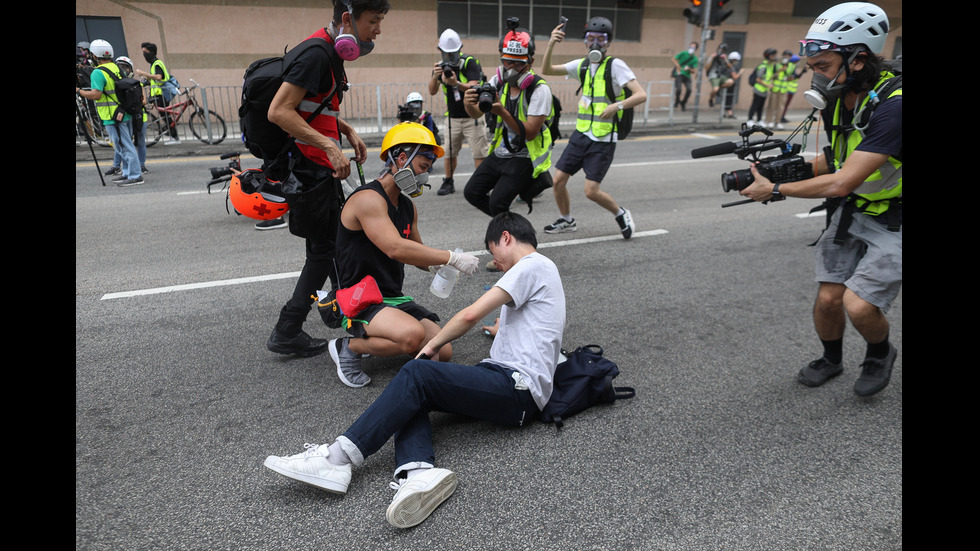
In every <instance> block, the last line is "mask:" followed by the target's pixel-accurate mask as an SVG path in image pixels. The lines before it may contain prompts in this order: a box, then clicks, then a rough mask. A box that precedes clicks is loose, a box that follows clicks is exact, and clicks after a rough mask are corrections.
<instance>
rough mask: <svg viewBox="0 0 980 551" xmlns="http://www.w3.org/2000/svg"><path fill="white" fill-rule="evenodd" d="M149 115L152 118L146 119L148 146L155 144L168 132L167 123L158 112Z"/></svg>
mask: <svg viewBox="0 0 980 551" xmlns="http://www.w3.org/2000/svg"><path fill="white" fill-rule="evenodd" d="M149 115H150V119H149V120H148V121H146V147H150V146H152V145H154V144H155V143H157V142H158V141H160V138H162V137H163V135H164V134H166V133H167V123H165V122H163V119H161V118H160V116H159V115H157V114H156V113H150V114H149Z"/></svg>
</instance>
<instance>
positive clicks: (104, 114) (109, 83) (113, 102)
mask: <svg viewBox="0 0 980 551" xmlns="http://www.w3.org/2000/svg"><path fill="white" fill-rule="evenodd" d="M103 67H104V68H106V69H108V70H109V71H112V74H114V75H116V78H122V76H121V74H120V72H119V66H118V65H116V64H115V63H113V62H111V61H110V62H108V63H103V64H102V65H99V68H98V69H96V70H101V69H102V68H103ZM102 76H103V77H104V78H105V86H104V87H103V88H102V97H100V98H99V99H98V100H96V102H95V107H96V110H97V111H98V113H99V118H100V119H102V120H103V121H111V120H112V115H113V113H115V111H116V107H117V106H118V105H119V98H117V97H116V82H115V81H114V80H113V79H112V78H111V77H110V76H109V75H107V74H105V73H104V72H103V73H102Z"/></svg>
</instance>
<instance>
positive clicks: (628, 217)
mask: <svg viewBox="0 0 980 551" xmlns="http://www.w3.org/2000/svg"><path fill="white" fill-rule="evenodd" d="M616 223H617V224H619V231H621V232H623V239H629V238H630V236H632V235H633V230H635V229H636V225H635V224H633V215H632V214H631V213H630V211H629V210H627V209H623V214H620V215H619V216H617V217H616Z"/></svg>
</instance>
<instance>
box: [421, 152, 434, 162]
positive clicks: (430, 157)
mask: <svg viewBox="0 0 980 551" xmlns="http://www.w3.org/2000/svg"><path fill="white" fill-rule="evenodd" d="M418 154H419V155H421V156H422V157H425V158H426V159H428V160H430V161H432V162H435V161H436V159H438V158H439V157H437V156H436V154H435V153H433V152H431V151H419V153H418Z"/></svg>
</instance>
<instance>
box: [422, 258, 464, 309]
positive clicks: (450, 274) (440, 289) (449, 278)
mask: <svg viewBox="0 0 980 551" xmlns="http://www.w3.org/2000/svg"><path fill="white" fill-rule="evenodd" d="M456 252H457V253H461V252H463V249H461V248H459V247H457V248H456ZM458 278H459V270H457V269H456V268H453V267H452V266H450V265H449V264H446V265H445V266H443V267H442V268H439V271H438V272H436V276H435V277H434V278H432V285H430V286H429V290H430V291H432V294H433V295H435V296H437V297H439V298H448V297H449V294H450V293H452V292H453V287H454V286H455V285H456V280H457V279H458Z"/></svg>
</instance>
